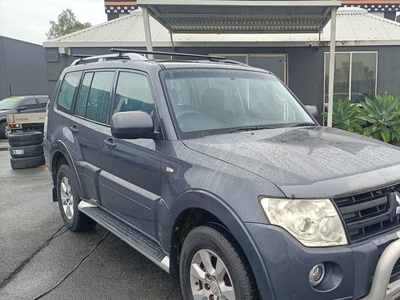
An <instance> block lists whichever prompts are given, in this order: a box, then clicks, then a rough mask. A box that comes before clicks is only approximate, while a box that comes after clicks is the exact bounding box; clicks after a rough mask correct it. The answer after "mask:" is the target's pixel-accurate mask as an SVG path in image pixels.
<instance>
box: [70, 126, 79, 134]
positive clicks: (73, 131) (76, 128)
mask: <svg viewBox="0 0 400 300" xmlns="http://www.w3.org/2000/svg"><path fill="white" fill-rule="evenodd" d="M69 129H70V130H71V131H72V133H78V127H77V126H76V125H72V126H70V127H69Z"/></svg>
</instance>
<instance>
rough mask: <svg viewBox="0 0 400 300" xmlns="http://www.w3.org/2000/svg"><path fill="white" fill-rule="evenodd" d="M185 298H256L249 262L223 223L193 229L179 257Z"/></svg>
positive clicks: (187, 299) (242, 299) (235, 299)
mask: <svg viewBox="0 0 400 300" xmlns="http://www.w3.org/2000/svg"><path fill="white" fill-rule="evenodd" d="M180 280H181V288H182V293H183V297H184V299H185V300H211V299H213V300H252V299H253V300H255V299H258V292H257V286H256V283H255V279H254V276H253V273H252V270H251V268H250V265H249V263H248V261H247V259H246V257H245V255H244V253H243V251H242V249H241V248H240V246H239V244H238V243H237V242H236V241H235V239H234V238H233V237H232V236H231V235H230V234H229V233H228V232H227V231H226V230H225V229H224V228H222V227H221V226H218V225H216V224H210V225H205V226H200V227H197V228H195V229H193V230H192V231H191V232H190V233H189V234H188V236H187V237H186V239H185V242H184V243H183V247H182V253H181V259H180Z"/></svg>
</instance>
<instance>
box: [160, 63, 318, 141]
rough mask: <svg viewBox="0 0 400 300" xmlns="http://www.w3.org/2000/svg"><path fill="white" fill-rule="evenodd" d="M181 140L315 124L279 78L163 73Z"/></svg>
mask: <svg viewBox="0 0 400 300" xmlns="http://www.w3.org/2000/svg"><path fill="white" fill-rule="evenodd" d="M162 78H163V80H164V87H165V90H166V93H167V96H168V97H167V98H168V99H169V101H170V108H171V110H172V112H173V115H174V116H175V125H176V127H177V131H178V133H179V135H180V136H181V137H182V138H194V137H200V136H205V135H210V134H220V133H228V132H236V131H242V130H258V129H264V128H277V127H284V126H293V125H296V124H297V125H299V124H308V123H310V124H311V125H313V124H314V121H313V120H312V118H310V116H309V115H308V114H307V112H306V111H305V110H304V109H303V108H302V107H301V105H300V104H299V103H298V101H297V100H296V99H295V98H294V97H293V95H292V94H291V93H290V92H289V90H288V89H287V88H286V87H285V86H284V84H282V83H281V82H280V81H279V80H278V79H277V78H276V77H275V76H273V75H271V74H268V73H263V72H254V71H253V72H252V71H241V70H226V69H220V70H210V69H196V70H193V69H191V70H182V69H180V70H166V71H164V72H163V73H162Z"/></svg>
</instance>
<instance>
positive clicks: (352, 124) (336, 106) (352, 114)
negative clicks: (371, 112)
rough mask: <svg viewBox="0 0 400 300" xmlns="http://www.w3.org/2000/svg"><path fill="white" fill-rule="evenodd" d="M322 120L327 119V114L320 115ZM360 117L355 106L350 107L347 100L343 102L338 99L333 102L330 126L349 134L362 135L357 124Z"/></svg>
mask: <svg viewBox="0 0 400 300" xmlns="http://www.w3.org/2000/svg"><path fill="white" fill-rule="evenodd" d="M322 115H323V116H324V118H327V117H328V113H327V112H324V113H322ZM360 117H361V112H360V109H359V108H358V106H357V105H352V104H351V101H350V100H349V98H346V99H345V100H342V99H338V100H336V101H334V102H333V109H332V126H333V127H335V128H338V129H343V130H347V131H350V132H356V133H362V131H363V129H362V127H361V125H360V124H359V123H358V122H359V120H360Z"/></svg>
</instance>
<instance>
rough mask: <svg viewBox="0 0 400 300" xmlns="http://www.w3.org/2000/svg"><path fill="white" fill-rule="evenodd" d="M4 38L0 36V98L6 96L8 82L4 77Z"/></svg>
mask: <svg viewBox="0 0 400 300" xmlns="http://www.w3.org/2000/svg"><path fill="white" fill-rule="evenodd" d="M3 40H4V38H3V37H2V36H0V99H4V98H6V97H7V96H8V92H7V90H8V83H7V77H6V58H5V55H4V46H3V42H4V41H3Z"/></svg>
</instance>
